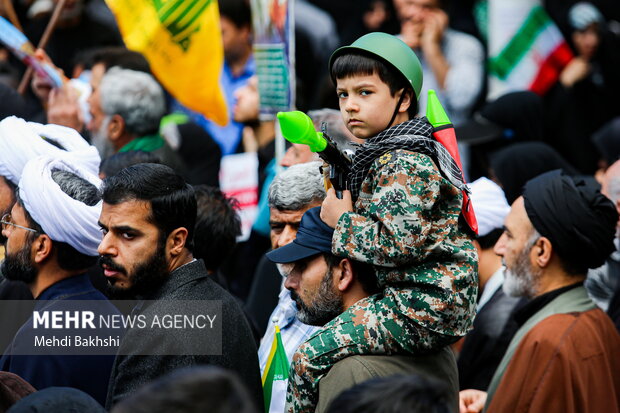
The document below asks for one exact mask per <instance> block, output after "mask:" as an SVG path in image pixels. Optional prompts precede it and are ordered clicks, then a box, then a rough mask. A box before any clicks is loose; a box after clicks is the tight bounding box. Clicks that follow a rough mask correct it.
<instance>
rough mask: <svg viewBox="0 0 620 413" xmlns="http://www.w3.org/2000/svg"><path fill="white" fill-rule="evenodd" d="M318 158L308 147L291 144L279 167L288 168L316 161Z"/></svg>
mask: <svg viewBox="0 0 620 413" xmlns="http://www.w3.org/2000/svg"><path fill="white" fill-rule="evenodd" d="M318 157H319V156H318V155H317V154H316V153H314V152H312V151H311V150H310V147H309V146H308V145H303V144H301V143H293V144H291V146H290V147H289V148H288V149H287V150H286V152H285V153H284V156H283V157H282V160H281V161H280V165H282V166H284V167H289V166H293V165H297V164H300V163H307V162H312V161H316V160H317V159H318Z"/></svg>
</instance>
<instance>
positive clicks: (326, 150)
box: [277, 111, 351, 198]
mask: <svg viewBox="0 0 620 413" xmlns="http://www.w3.org/2000/svg"><path fill="white" fill-rule="evenodd" d="M277 116H278V120H279V121H280V129H281V130H282V135H283V136H284V138H285V139H286V140H287V141H289V142H291V143H300V144H303V145H308V146H309V147H310V150H311V151H312V152H315V153H317V154H318V155H319V156H320V157H321V159H323V160H324V161H325V162H326V163H327V164H329V180H330V182H331V184H332V186H333V187H334V189H335V190H336V196H337V197H338V198H342V191H344V190H345V189H349V185H350V183H349V172H351V158H350V157H349V156H348V155H347V154H346V153H344V152H342V151H340V149H338V145H336V143H335V142H334V141H333V140H332V139H331V138H330V137H329V135H328V134H327V133H326V132H325V129H326V125H325V123H323V125H322V127H321V129H322V132H317V131H316V130H314V124H313V123H312V119H310V117H309V116H308V115H306V114H305V113H303V112H300V111H292V112H278V115H277Z"/></svg>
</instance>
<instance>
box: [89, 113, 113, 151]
mask: <svg viewBox="0 0 620 413" xmlns="http://www.w3.org/2000/svg"><path fill="white" fill-rule="evenodd" d="M111 120H112V117H111V116H109V115H106V117H105V118H103V120H102V121H101V125H99V128H98V129H97V130H94V131H91V132H90V143H91V144H92V145H93V146H94V147H95V148H97V150H98V151H99V156H101V159H105V158H107V157H108V156H110V155H113V154H114V147H113V146H112V142H110V139H108V125H109V124H110V121H111Z"/></svg>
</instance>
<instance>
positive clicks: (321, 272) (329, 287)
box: [284, 254, 344, 326]
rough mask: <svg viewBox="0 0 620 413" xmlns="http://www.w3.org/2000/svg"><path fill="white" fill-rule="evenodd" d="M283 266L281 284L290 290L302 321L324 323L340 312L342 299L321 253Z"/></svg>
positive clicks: (298, 316) (330, 270)
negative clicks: (283, 272) (283, 274)
mask: <svg viewBox="0 0 620 413" xmlns="http://www.w3.org/2000/svg"><path fill="white" fill-rule="evenodd" d="M284 269H285V273H286V280H285V282H284V286H285V287H286V288H287V289H289V290H290V291H291V298H292V299H293V300H294V301H295V303H296V304H297V309H298V310H297V318H299V320H300V321H301V322H302V323H305V324H310V325H314V326H323V325H325V324H326V323H328V322H329V321H331V320H332V319H334V318H335V317H337V316H338V315H339V314H340V313H342V311H343V308H344V303H343V299H342V296H341V295H340V293H339V291H338V289H337V288H336V286H335V285H334V279H333V271H332V269H331V268H328V265H327V262H326V261H325V258H324V257H323V255H321V254H319V255H315V256H313V257H310V258H307V259H305V260H301V261H297V262H295V263H294V264H289V265H285V266H284Z"/></svg>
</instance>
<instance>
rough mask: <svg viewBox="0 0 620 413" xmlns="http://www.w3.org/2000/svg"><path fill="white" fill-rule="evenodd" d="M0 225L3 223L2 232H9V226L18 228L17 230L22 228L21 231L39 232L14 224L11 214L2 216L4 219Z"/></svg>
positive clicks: (0, 220)
mask: <svg viewBox="0 0 620 413" xmlns="http://www.w3.org/2000/svg"><path fill="white" fill-rule="evenodd" d="M0 223H2V230H3V231H7V230H8V226H9V225H10V226H12V227H17V228H21V229H25V230H26V231H30V232H35V233H36V232H39V231H37V230H36V229H32V228H27V227H22V226H21V225H17V224H14V223H13V220H12V219H11V214H4V215H3V216H2V219H0Z"/></svg>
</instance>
